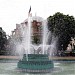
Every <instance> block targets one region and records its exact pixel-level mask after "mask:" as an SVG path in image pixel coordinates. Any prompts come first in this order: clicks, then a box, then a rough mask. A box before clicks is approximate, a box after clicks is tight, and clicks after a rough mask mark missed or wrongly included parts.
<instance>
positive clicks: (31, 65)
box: [16, 16, 56, 72]
mask: <svg viewBox="0 0 75 75" xmlns="http://www.w3.org/2000/svg"><path fill="white" fill-rule="evenodd" d="M22 26H24V27H22ZM19 27H20V29H19V30H20V33H21V34H20V37H21V42H20V43H19V42H17V43H16V49H17V51H20V52H19V53H20V54H21V55H23V57H21V60H19V62H18V64H17V67H18V68H19V69H21V70H22V71H25V72H50V70H52V69H53V67H54V64H53V61H52V60H51V59H50V60H49V56H51V55H52V53H53V50H54V48H55V44H56V41H55V40H53V39H54V37H51V33H50V32H49V31H48V28H47V22H46V21H45V20H43V19H42V18H41V17H37V16H34V17H32V16H28V19H27V20H25V21H24V22H23V23H21V25H19ZM49 36H50V37H51V38H50V37H49ZM48 39H52V40H51V41H50V43H49V42H48ZM34 40H35V41H36V42H35V41H34ZM22 50H23V51H22ZM21 52H22V53H21Z"/></svg>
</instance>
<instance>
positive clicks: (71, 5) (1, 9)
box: [0, 0, 75, 35]
mask: <svg viewBox="0 0 75 75" xmlns="http://www.w3.org/2000/svg"><path fill="white" fill-rule="evenodd" d="M30 6H31V13H32V15H33V16H35V14H36V15H37V16H40V17H42V18H44V19H46V18H47V17H49V16H50V15H53V14H55V13H56V12H61V13H63V14H69V15H72V16H74V17H75V0H0V27H2V29H3V30H4V31H5V32H6V34H7V35H11V31H13V30H14V29H15V28H16V24H20V23H21V22H23V21H24V20H25V19H26V18H27V17H28V11H29V8H30Z"/></svg>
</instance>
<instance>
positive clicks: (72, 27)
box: [48, 12, 75, 49]
mask: <svg viewBox="0 0 75 75" xmlns="http://www.w3.org/2000/svg"><path fill="white" fill-rule="evenodd" d="M48 28H49V30H50V31H51V32H52V33H53V34H54V35H55V36H58V38H59V46H58V48H59V49H61V45H63V49H66V47H67V44H68V43H69V41H70V39H71V37H75V19H74V17H73V16H69V15H64V14H63V13H60V12H57V13H55V14H54V15H53V16H49V17H48Z"/></svg>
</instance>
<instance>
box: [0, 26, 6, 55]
mask: <svg viewBox="0 0 75 75" xmlns="http://www.w3.org/2000/svg"><path fill="white" fill-rule="evenodd" d="M6 42H7V38H6V33H5V32H4V31H3V29H2V28H1V27H0V54H1V55H2V54H5V50H6Z"/></svg>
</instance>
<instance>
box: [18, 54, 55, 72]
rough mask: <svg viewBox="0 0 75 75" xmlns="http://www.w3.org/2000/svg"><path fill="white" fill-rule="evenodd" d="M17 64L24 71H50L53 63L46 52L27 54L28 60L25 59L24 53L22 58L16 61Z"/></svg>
mask: <svg viewBox="0 0 75 75" xmlns="http://www.w3.org/2000/svg"><path fill="white" fill-rule="evenodd" d="M17 66H18V68H19V69H21V70H22V71H25V72H50V70H52V69H53V67H54V64H53V61H52V60H49V57H48V55H46V54H28V61H27V60H26V54H24V55H23V59H22V60H20V61H19V62H18V65H17Z"/></svg>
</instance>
